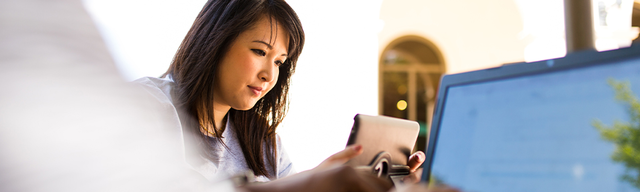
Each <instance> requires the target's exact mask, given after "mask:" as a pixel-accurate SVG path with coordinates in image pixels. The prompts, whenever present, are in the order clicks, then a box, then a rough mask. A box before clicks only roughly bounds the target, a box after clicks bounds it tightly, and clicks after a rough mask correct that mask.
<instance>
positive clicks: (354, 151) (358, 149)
mask: <svg viewBox="0 0 640 192" xmlns="http://www.w3.org/2000/svg"><path fill="white" fill-rule="evenodd" d="M362 151H363V150H362V145H358V144H356V145H350V146H347V147H346V148H344V150H342V151H340V152H337V153H335V154H333V155H331V156H329V158H327V159H325V160H324V161H322V163H320V165H318V166H317V167H315V168H313V169H314V170H324V169H328V168H332V167H336V166H340V165H343V164H344V163H346V162H347V161H349V160H350V159H351V158H354V157H355V156H358V155H360V154H362ZM423 155H424V154H423ZM422 161H424V158H423V160H422ZM420 164H422V162H420ZM419 166H420V165H418V167H419Z"/></svg>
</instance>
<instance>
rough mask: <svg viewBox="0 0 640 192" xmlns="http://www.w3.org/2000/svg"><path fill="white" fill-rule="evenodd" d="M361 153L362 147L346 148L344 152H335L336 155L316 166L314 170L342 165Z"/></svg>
mask: <svg viewBox="0 0 640 192" xmlns="http://www.w3.org/2000/svg"><path fill="white" fill-rule="evenodd" d="M362 152H363V149H362V145H351V146H348V147H347V148H345V149H344V150H342V151H340V152H337V153H336V154H333V155H331V156H330V157H329V158H327V159H325V160H324V161H322V163H320V165H318V166H317V167H316V168H315V169H316V170H322V169H326V168H329V167H333V166H336V165H342V164H344V163H346V162H347V161H349V159H351V158H353V157H355V156H358V155H360V154H362Z"/></svg>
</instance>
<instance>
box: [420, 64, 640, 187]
mask: <svg viewBox="0 0 640 192" xmlns="http://www.w3.org/2000/svg"><path fill="white" fill-rule="evenodd" d="M625 86H627V87H629V88H630V91H632V92H635V94H640V59H638V58H636V59H626V60H622V61H612V62H610V63H609V64H606V65H593V66H588V67H581V68H576V69H571V70H562V71H555V72H550V73H542V74H536V75H529V76H520V77H515V78H507V79H501V80H494V81H486V82H480V83H472V84H465V85H458V86H450V87H448V89H447V90H446V96H445V99H444V105H443V108H442V111H441V113H442V116H441V117H440V118H441V119H440V122H439V130H438V134H437V140H436V141H435V142H436V143H435V144H436V145H435V146H436V148H435V151H434V152H433V157H432V159H431V162H432V166H431V174H430V180H431V182H436V183H444V184H446V185H450V186H453V187H457V188H459V189H461V190H463V191H480V192H482V191H491V192H496V191H545V192H547V191H640V181H639V179H640V178H639V172H638V171H639V170H640V130H638V129H639V128H640V119H635V120H634V119H632V115H637V116H636V117H635V118H640V115H638V113H640V106H636V108H633V109H631V108H630V105H629V104H628V103H627V102H625V101H623V100H620V99H616V93H618V94H623V93H625V91H624V90H625V89H624V87H625ZM441 91H444V90H441ZM626 92H627V93H628V91H626ZM635 98H637V96H636V97H635ZM639 105H640V104H639ZM634 113H635V114H634ZM625 126H626V127H628V128H629V127H630V129H631V130H630V132H634V131H633V129H635V133H636V134H638V135H636V138H633V137H632V136H630V135H631V134H629V133H630V132H629V130H627V132H625V131H620V130H621V129H623V128H624V127H625ZM607 136H608V137H607ZM432 138H433V137H432ZM625 142H626V143H625Z"/></svg>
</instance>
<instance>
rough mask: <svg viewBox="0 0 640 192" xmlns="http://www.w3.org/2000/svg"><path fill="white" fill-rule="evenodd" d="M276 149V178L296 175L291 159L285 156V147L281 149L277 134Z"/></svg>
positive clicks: (280, 141)
mask: <svg viewBox="0 0 640 192" xmlns="http://www.w3.org/2000/svg"><path fill="white" fill-rule="evenodd" d="M276 148H277V149H276V151H277V153H278V154H277V155H276V158H277V162H278V165H277V168H278V172H277V178H282V177H286V176H288V175H291V174H294V173H296V170H295V169H294V167H293V163H292V162H291V159H289V155H288V154H287V151H286V150H285V147H283V145H282V139H281V138H280V135H278V134H276Z"/></svg>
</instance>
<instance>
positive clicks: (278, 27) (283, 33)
mask: <svg viewBox="0 0 640 192" xmlns="http://www.w3.org/2000/svg"><path fill="white" fill-rule="evenodd" d="M238 38H241V39H242V40H244V41H249V42H252V41H256V40H259V41H264V42H266V43H268V44H269V45H271V46H272V47H274V49H283V50H284V51H285V52H286V51H287V50H288V49H287V48H288V46H289V33H288V31H287V30H286V29H285V28H284V27H282V24H280V22H278V21H277V20H275V19H271V21H269V18H268V17H266V16H263V17H261V18H260V19H259V20H258V21H256V23H254V24H253V26H251V27H250V28H249V29H248V30H247V31H245V32H243V33H242V34H240V36H238Z"/></svg>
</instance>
